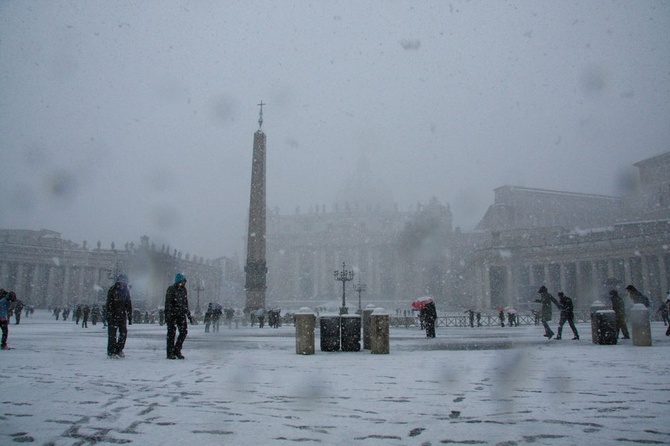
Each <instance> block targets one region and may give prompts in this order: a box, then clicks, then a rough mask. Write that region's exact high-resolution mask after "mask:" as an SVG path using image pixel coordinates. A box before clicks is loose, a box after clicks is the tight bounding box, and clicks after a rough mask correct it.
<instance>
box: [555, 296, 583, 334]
mask: <svg viewBox="0 0 670 446" xmlns="http://www.w3.org/2000/svg"><path fill="white" fill-rule="evenodd" d="M558 303H560V304H561V305H560V308H561V319H560V320H559V321H558V335H557V336H556V339H561V337H562V334H563V325H564V324H565V323H566V322H567V323H568V325H570V328H571V329H572V334H573V335H574V337H573V338H572V340H573V341H578V340H579V333H578V332H577V327H575V307H574V305H573V303H572V299H570V298H569V297H568V296H566V295H565V294H563V292H559V293H558Z"/></svg>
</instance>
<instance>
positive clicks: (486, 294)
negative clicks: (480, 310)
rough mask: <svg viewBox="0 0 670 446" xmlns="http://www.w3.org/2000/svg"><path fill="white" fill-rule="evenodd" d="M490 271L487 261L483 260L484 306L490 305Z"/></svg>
mask: <svg viewBox="0 0 670 446" xmlns="http://www.w3.org/2000/svg"><path fill="white" fill-rule="evenodd" d="M490 273H491V271H490V266H489V263H488V262H484V266H483V269H482V276H483V277H482V279H483V280H482V282H481V283H482V296H484V308H489V307H491V274H490Z"/></svg>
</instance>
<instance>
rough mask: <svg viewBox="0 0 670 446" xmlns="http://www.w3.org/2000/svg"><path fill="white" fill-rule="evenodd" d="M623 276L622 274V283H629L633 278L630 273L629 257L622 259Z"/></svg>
mask: <svg viewBox="0 0 670 446" xmlns="http://www.w3.org/2000/svg"><path fill="white" fill-rule="evenodd" d="M623 274H624V281H625V282H626V283H631V282H632V281H633V278H632V276H631V273H630V257H625V258H624V259H623Z"/></svg>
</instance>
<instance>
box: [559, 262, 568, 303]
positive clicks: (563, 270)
mask: <svg viewBox="0 0 670 446" xmlns="http://www.w3.org/2000/svg"><path fill="white" fill-rule="evenodd" d="M566 265H567V264H566V263H559V264H558V271H559V273H560V277H559V284H560V287H561V290H563V292H564V293H565V294H566V295H567V294H568V281H567V280H566V276H567V273H566V270H567V268H566Z"/></svg>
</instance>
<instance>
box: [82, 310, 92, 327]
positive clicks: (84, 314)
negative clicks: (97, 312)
mask: <svg viewBox="0 0 670 446" xmlns="http://www.w3.org/2000/svg"><path fill="white" fill-rule="evenodd" d="M90 313H91V307H89V306H88V305H84V308H83V309H82V310H81V328H88V315H89V314H90Z"/></svg>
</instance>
